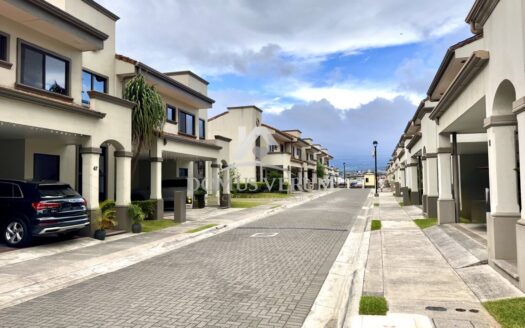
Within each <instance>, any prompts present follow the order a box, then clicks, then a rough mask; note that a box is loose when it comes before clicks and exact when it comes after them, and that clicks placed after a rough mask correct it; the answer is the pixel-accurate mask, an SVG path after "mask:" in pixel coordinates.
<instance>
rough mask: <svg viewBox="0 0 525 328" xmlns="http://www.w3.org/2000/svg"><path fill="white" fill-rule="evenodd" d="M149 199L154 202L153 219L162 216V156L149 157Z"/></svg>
mask: <svg viewBox="0 0 525 328" xmlns="http://www.w3.org/2000/svg"><path fill="white" fill-rule="evenodd" d="M150 166H151V170H150V185H151V191H150V199H151V200H153V201H155V202H156V208H155V214H154V217H153V219H162V218H163V217H164V200H163V199H162V157H152V158H150Z"/></svg>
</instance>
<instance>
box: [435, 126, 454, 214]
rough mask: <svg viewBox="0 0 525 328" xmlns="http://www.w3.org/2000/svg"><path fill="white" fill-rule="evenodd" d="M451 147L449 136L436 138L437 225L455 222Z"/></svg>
mask: <svg viewBox="0 0 525 328" xmlns="http://www.w3.org/2000/svg"><path fill="white" fill-rule="evenodd" d="M451 155H452V145H451V143H450V137H449V135H439V136H438V155H437V159H438V177H439V179H438V188H439V196H438V201H437V216H438V222H439V224H447V223H455V222H456V205H455V202H454V198H453V196H452V166H451V165H452V160H451Z"/></svg>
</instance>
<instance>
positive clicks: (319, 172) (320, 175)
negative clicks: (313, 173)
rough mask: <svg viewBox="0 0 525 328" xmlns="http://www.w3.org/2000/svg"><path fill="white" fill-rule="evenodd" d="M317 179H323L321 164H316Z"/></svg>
mask: <svg viewBox="0 0 525 328" xmlns="http://www.w3.org/2000/svg"><path fill="white" fill-rule="evenodd" d="M317 178H318V179H323V178H324V165H323V164H321V162H317Z"/></svg>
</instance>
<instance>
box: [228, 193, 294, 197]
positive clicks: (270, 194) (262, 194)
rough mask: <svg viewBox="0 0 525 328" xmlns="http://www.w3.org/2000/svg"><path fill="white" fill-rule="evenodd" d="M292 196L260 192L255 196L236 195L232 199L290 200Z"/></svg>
mask: <svg viewBox="0 0 525 328" xmlns="http://www.w3.org/2000/svg"><path fill="white" fill-rule="evenodd" d="M288 197H290V194H282V193H278V192H259V193H255V194H235V195H233V196H232V198H288Z"/></svg>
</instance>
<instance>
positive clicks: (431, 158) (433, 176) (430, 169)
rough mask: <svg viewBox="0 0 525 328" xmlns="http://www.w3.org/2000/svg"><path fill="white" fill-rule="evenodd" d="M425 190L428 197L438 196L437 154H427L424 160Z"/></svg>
mask: <svg viewBox="0 0 525 328" xmlns="http://www.w3.org/2000/svg"><path fill="white" fill-rule="evenodd" d="M426 162H427V163H426V164H427V165H426V186H427V187H426V190H427V196H428V197H437V196H438V169H437V166H438V164H437V155H436V154H430V155H427V160H426Z"/></svg>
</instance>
